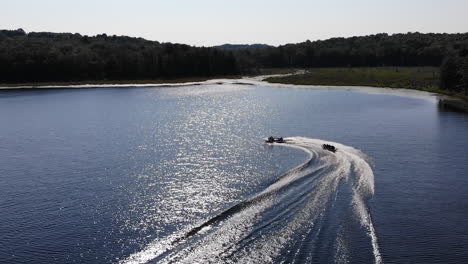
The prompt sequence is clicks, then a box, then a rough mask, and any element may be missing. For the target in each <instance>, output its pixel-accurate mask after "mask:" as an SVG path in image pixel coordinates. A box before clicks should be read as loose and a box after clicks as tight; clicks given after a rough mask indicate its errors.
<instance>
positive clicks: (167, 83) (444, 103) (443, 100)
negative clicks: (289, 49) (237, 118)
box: [0, 70, 468, 113]
mask: <svg viewBox="0 0 468 264" xmlns="http://www.w3.org/2000/svg"><path fill="white" fill-rule="evenodd" d="M272 73H273V74H269V75H255V76H219V77H213V78H181V79H171V80H132V81H130V80H124V81H90V82H50V83H24V84H21V83H16V84H0V92H1V91H15V90H16V91H26V90H42V89H44V90H47V89H94V88H131V87H135V88H144V87H183V86H196V85H202V84H225V81H226V80H231V81H233V82H231V84H237V85H253V84H254V83H264V84H269V85H272V86H283V87H288V88H300V89H308V88H309V89H314V88H316V89H337V90H354V91H361V92H366V93H385V94H393V95H400V96H416V97H420V96H421V95H422V94H425V95H426V96H428V95H429V96H434V98H436V99H437V101H438V106H439V107H440V108H442V109H446V110H452V111H457V112H464V113H468V101H467V100H466V99H465V98H460V97H458V96H456V95H451V94H449V93H444V92H441V91H440V90H439V89H417V88H408V87H398V88H397V87H383V86H368V85H354V84H350V85H333V84H330V85H326V84H325V85H324V84H294V83H288V82H278V78H282V77H289V76H300V75H302V74H306V71H305V70H297V71H296V72H288V73H282V74H281V73H278V74H274V72H272ZM268 79H270V81H269V80H268ZM271 79H275V81H271ZM413 92H414V94H412V93H413ZM419 93H421V94H419ZM418 95H419V96H418Z"/></svg>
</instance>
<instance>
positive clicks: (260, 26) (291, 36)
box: [0, 0, 468, 46]
mask: <svg viewBox="0 0 468 264" xmlns="http://www.w3.org/2000/svg"><path fill="white" fill-rule="evenodd" d="M467 9H468V2H467V1H463V0H448V1H440V0H427V1H423V0H414V1H411V2H407V1H403V0H396V1H392V2H387V1H371V0H357V1H353V2H350V1H344V0H334V1H321V0H320V1H306V0H296V1H292V2H289V3H288V4H287V5H285V4H284V3H283V2H281V1H264V0H259V1H255V2H248V1H245V0H240V1H236V2H229V3H219V2H217V1H214V0H204V1H198V2H195V1H188V0H181V1H178V3H174V2H164V1H148V0H141V1H138V3H134V2H133V3H130V2H127V1H122V0H117V1H112V2H111V1H100V2H98V3H96V2H93V1H91V0H83V1H80V2H79V3H78V4H77V3H76V2H71V1H63V0H62V1H59V0H44V1H40V2H38V1H30V0H20V1H14V2H7V3H4V6H3V10H4V12H3V14H2V16H1V17H0V25H1V28H3V29H11V30H13V29H18V28H23V29H24V30H25V31H27V32H71V33H80V34H82V35H97V34H102V33H106V34H108V35H125V36H131V37H142V38H145V39H148V40H155V41H160V42H173V43H183V44H189V45H194V46H215V45H222V44H226V43H229V44H256V43H261V44H268V45H273V46H278V45H283V44H287V43H298V42H303V41H306V40H311V41H314V40H323V39H328V38H332V37H351V36H364V35H372V34H377V33H388V34H395V33H407V32H421V33H464V32H467V31H468V20H467V19H465V14H464V13H465V10H467Z"/></svg>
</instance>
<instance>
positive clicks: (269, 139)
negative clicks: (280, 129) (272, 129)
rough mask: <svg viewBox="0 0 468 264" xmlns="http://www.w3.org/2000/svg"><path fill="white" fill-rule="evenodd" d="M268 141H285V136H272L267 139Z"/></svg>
mask: <svg viewBox="0 0 468 264" xmlns="http://www.w3.org/2000/svg"><path fill="white" fill-rule="evenodd" d="M265 142H266V143H285V142H286V141H284V138H282V137H272V136H270V137H269V138H268V139H267V140H265Z"/></svg>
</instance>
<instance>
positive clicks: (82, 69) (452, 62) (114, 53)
mask: <svg viewBox="0 0 468 264" xmlns="http://www.w3.org/2000/svg"><path fill="white" fill-rule="evenodd" d="M233 47H234V48H233ZM381 66H406V67H408V66H435V67H440V66H442V67H441V74H440V76H441V81H440V84H441V88H443V89H447V90H453V91H457V92H458V91H465V92H467V91H468V89H467V86H468V33H464V34H421V33H407V34H394V35H388V34H377V35H370V36H363V37H351V38H332V39H328V40H322V41H313V42H311V41H306V42H303V43H298V44H288V45H283V46H279V47H271V46H267V45H252V46H249V45H246V46H237V45H234V46H233V45H223V46H220V47H217V48H215V47H212V48H205V47H192V46H188V45H183V44H171V43H159V42H157V41H148V40H145V39H142V38H131V37H125V36H107V35H106V34H102V35H97V36H92V37H90V36H82V35H80V34H70V33H47V32H43V33H35V32H32V33H29V34H27V33H25V32H24V31H23V30H22V29H18V30H0V82H3V83H21V82H51V81H61V82H63V81H65V82H67V81H86V80H137V79H140V80H148V79H173V78H181V77H214V76H220V75H236V74H239V73H255V72H256V71H257V70H258V69H260V68H284V67H288V68H291V67H295V68H311V67H381Z"/></svg>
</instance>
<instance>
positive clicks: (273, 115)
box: [0, 81, 468, 263]
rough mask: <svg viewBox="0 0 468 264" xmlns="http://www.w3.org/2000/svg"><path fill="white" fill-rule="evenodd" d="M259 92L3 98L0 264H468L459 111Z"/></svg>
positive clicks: (325, 91) (191, 89) (199, 88)
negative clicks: (276, 140)
mask: <svg viewBox="0 0 468 264" xmlns="http://www.w3.org/2000/svg"><path fill="white" fill-rule="evenodd" d="M253 84H254V85H240V84H237V83H236V82H235V81H221V82H209V83H204V84H201V85H187V86H180V87H177V86H174V87H166V86H162V87H128V88H122V87H107V88H98V89H47V90H11V91H6V90H5V91H0V122H1V126H0V157H1V159H0V262H1V263H195V262H198V263H248V262H251V263H347V262H349V263H467V262H468V246H467V245H468V222H467V221H466V220H465V219H467V218H468V210H467V208H468V154H467V148H468V133H467V131H468V116H467V115H465V114H460V113H454V112H446V111H441V110H440V109H439V108H438V106H437V100H436V98H435V97H433V96H431V95H429V94H422V93H418V92H412V91H397V92H395V90H383V89H377V88H375V89H374V88H370V89H369V88H362V89H361V88H350V89H341V88H340V89H338V88H329V87H315V88H313V89H304V88H303V87H294V86H280V85H267V84H264V83H261V82H253ZM270 135H273V136H283V137H285V138H286V141H287V142H286V143H285V144H266V143H264V139H265V138H266V137H268V136H270ZM324 143H329V144H332V145H334V146H336V147H337V148H338V151H337V152H336V153H332V152H330V151H326V150H323V149H322V148H321V145H322V144H324Z"/></svg>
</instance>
